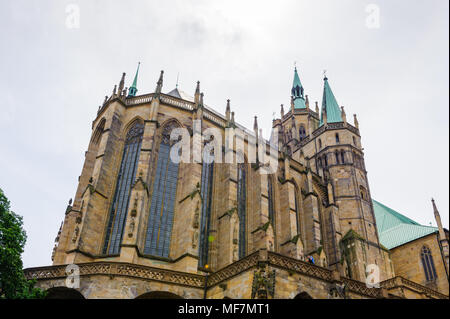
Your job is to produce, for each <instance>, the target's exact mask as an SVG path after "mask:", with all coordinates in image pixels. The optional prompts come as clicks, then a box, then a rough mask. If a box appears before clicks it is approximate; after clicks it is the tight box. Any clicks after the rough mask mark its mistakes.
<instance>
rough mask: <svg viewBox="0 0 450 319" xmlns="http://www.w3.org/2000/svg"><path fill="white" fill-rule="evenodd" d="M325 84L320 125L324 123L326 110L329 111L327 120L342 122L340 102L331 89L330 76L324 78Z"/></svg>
mask: <svg viewBox="0 0 450 319" xmlns="http://www.w3.org/2000/svg"><path fill="white" fill-rule="evenodd" d="M323 81H324V85H323V97H322V114H321V115H320V125H322V124H323V113H324V110H326V112H327V122H328V123H336V122H342V117H341V110H340V108H339V104H338V103H337V101H336V98H335V97H334V94H333V91H332V90H331V87H330V84H328V78H326V77H325V78H324V79H323Z"/></svg>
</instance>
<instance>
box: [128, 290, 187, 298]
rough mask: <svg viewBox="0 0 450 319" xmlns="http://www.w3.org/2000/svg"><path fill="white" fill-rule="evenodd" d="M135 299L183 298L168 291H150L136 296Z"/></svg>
mask: <svg viewBox="0 0 450 319" xmlns="http://www.w3.org/2000/svg"><path fill="white" fill-rule="evenodd" d="M136 299H183V297H180V296H178V295H176V294H174V293H171V292H168V291H150V292H146V293H145V294H142V295H140V296H137V297H136Z"/></svg>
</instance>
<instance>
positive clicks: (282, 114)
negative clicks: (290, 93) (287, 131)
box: [280, 104, 284, 119]
mask: <svg viewBox="0 0 450 319" xmlns="http://www.w3.org/2000/svg"><path fill="white" fill-rule="evenodd" d="M280 114H281V119H283V117H284V107H283V104H281V110H280Z"/></svg>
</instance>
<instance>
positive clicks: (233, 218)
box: [230, 213, 239, 262]
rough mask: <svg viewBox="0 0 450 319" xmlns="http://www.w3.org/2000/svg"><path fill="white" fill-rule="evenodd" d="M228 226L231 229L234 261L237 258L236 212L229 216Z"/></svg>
mask: <svg viewBox="0 0 450 319" xmlns="http://www.w3.org/2000/svg"><path fill="white" fill-rule="evenodd" d="M230 227H231V229H232V233H231V234H232V242H231V245H232V260H233V262H235V261H237V260H239V246H238V244H239V220H238V217H237V213H236V214H233V215H232V216H231V220H230Z"/></svg>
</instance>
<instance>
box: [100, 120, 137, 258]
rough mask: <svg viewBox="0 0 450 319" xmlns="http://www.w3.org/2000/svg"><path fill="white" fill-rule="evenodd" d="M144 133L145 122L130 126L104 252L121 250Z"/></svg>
mask: <svg viewBox="0 0 450 319" xmlns="http://www.w3.org/2000/svg"><path fill="white" fill-rule="evenodd" d="M143 133H144V124H143V123H142V122H140V121H137V122H135V123H134V124H133V126H132V127H131V128H130V130H129V131H128V133H127V136H126V138H125V145H124V149H123V155H122V162H121V164H120V170H119V175H118V177H117V184H116V190H115V193H114V198H113V204H112V206H111V211H110V213H109V220H108V226H107V229H106V238H105V244H104V246H103V253H104V254H118V253H119V251H120V244H121V243H122V235H123V230H124V227H125V221H126V218H127V211H128V203H129V201H130V192H131V186H132V183H133V181H134V179H135V177H136V170H137V166H138V161H139V154H140V151H141V143H142V135H143Z"/></svg>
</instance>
